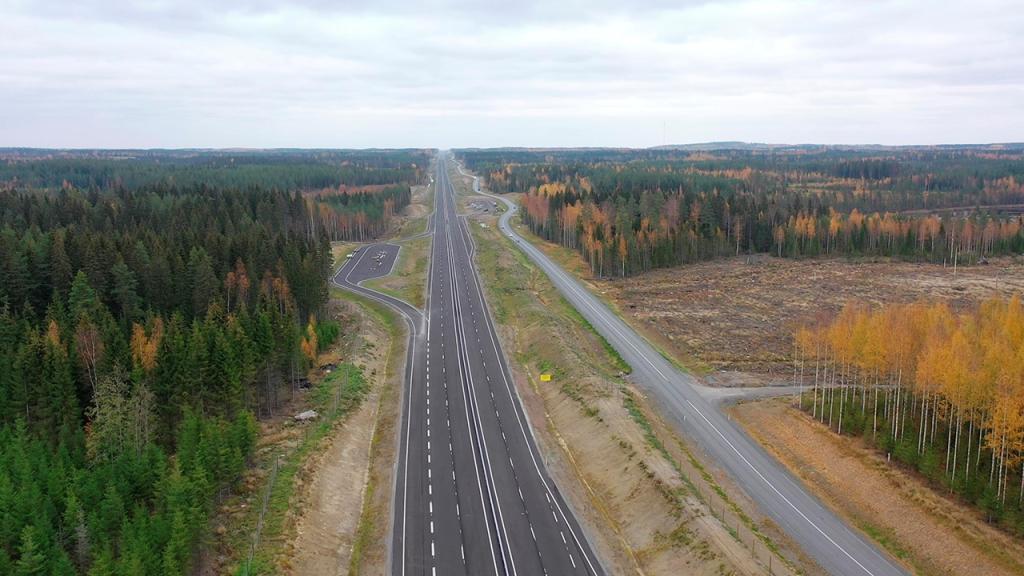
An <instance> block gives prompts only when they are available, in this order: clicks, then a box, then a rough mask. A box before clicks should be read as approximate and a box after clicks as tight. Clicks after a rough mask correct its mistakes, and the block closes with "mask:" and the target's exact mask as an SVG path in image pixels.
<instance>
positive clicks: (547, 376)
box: [540, 373, 551, 382]
mask: <svg viewBox="0 0 1024 576" xmlns="http://www.w3.org/2000/svg"><path fill="white" fill-rule="evenodd" d="M540 381H541V382H551V374H548V373H544V374H541V375H540Z"/></svg>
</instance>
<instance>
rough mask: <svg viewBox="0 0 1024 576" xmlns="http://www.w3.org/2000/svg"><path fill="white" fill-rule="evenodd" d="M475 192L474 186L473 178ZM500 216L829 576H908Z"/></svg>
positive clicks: (681, 422)
mask: <svg viewBox="0 0 1024 576" xmlns="http://www.w3.org/2000/svg"><path fill="white" fill-rule="evenodd" d="M474 189H475V190H477V191H479V186H478V183H477V182H476V181H474ZM494 197H495V198H498V199H499V200H501V201H502V202H504V203H505V205H506V206H507V207H508V210H507V211H506V212H505V214H503V215H502V216H501V219H500V222H499V226H500V228H501V230H502V232H503V233H504V234H505V235H507V236H509V237H510V238H512V239H513V241H514V242H515V243H516V244H517V245H518V246H519V248H520V249H521V250H522V251H523V252H525V253H526V255H527V256H528V257H529V258H530V259H531V260H533V262H534V263H536V264H537V266H539V267H540V268H541V270H543V271H544V272H545V273H546V274H547V275H548V277H549V278H550V279H551V280H552V282H553V283H554V284H555V286H556V287H557V288H558V289H559V291H560V292H561V293H562V294H563V295H564V296H565V298H566V299H567V300H568V301H569V302H571V303H572V305H573V306H574V307H575V308H576V309H577V310H578V311H579V312H580V313H581V314H582V315H583V316H584V317H585V318H586V319H587V320H588V321H589V322H590V323H591V324H592V325H593V326H594V328H596V329H597V330H598V331H599V332H600V333H601V335H602V336H604V337H605V339H607V340H608V342H609V343H610V344H611V345H612V346H613V347H614V348H615V349H616V350H617V351H618V352H619V354H621V355H622V357H623V358H624V359H625V360H626V361H627V362H628V363H629V364H630V366H632V367H633V375H632V379H633V380H634V381H635V382H636V383H637V384H638V385H639V386H641V387H642V388H643V389H644V390H645V391H646V392H647V393H648V394H650V395H651V396H652V397H653V398H654V399H655V401H656V404H657V405H658V406H659V407H661V410H662V411H663V413H664V414H665V415H666V416H667V417H669V418H670V419H671V420H672V421H673V422H674V424H675V425H676V426H677V428H678V429H679V430H680V431H682V433H683V434H685V435H686V437H687V438H689V439H691V440H694V441H696V443H697V444H698V445H699V446H700V447H701V448H702V449H703V450H704V451H705V452H706V453H707V454H708V456H709V457H710V458H711V459H712V460H714V461H715V462H717V463H718V465H719V466H721V467H722V468H723V469H725V470H726V471H727V472H728V473H729V474H730V475H731V477H732V478H733V479H734V480H735V481H736V483H737V484H739V485H740V486H741V487H742V488H743V489H744V490H745V491H746V493H747V494H748V495H749V496H750V497H751V498H752V499H753V500H754V501H755V502H757V503H758V505H759V506H760V507H761V510H762V511H763V512H764V513H765V514H767V515H768V516H769V517H770V518H772V520H774V521H775V522H776V523H777V524H778V525H779V526H780V527H781V528H782V530H784V531H785V532H786V533H787V534H789V535H790V536H791V537H792V538H793V539H794V540H795V541H796V542H798V543H799V544H800V546H801V547H802V548H803V549H804V551H806V552H807V553H808V554H809V555H810V556H811V557H813V558H814V559H815V560H817V562H818V563H819V564H820V565H821V566H822V567H823V568H824V569H825V570H827V571H828V572H829V573H830V574H835V575H840V576H883V575H885V576H888V575H894V574H896V575H898V574H906V572H905V570H904V569H903V568H902V567H901V566H900V565H899V564H897V563H896V562H895V561H894V560H893V559H891V558H890V557H888V556H887V555H885V554H884V553H882V552H881V551H879V550H878V549H877V548H876V547H875V546H874V544H872V543H871V542H869V541H867V540H866V539H865V538H864V537H863V536H862V535H861V534H859V533H856V532H854V531H852V530H850V529H849V527H847V525H846V524H845V523H844V522H843V521H842V520H840V519H839V518H838V517H837V516H836V515H835V514H833V513H832V511H830V510H828V509H827V508H825V507H824V506H822V504H821V503H820V502H819V501H818V500H817V499H816V498H815V497H814V496H812V495H811V494H810V493H808V492H807V490H805V489H804V487H803V486H802V485H801V483H800V481H799V480H798V479H796V478H794V477H793V476H792V475H791V474H789V472H788V471H787V470H785V468H784V467H783V466H782V465H780V464H779V463H778V461H776V460H775V459H774V458H773V457H771V456H770V455H768V454H767V453H766V452H765V451H764V449H763V448H761V446H760V445H759V444H758V443H757V442H755V441H754V440H752V439H751V438H750V437H749V436H748V435H747V434H746V433H745V432H744V431H743V430H742V429H740V428H739V427H738V426H737V425H736V424H734V423H733V422H732V421H731V420H730V419H729V418H727V417H726V416H725V415H724V414H722V413H721V412H720V411H719V410H718V409H717V407H716V406H715V405H714V404H712V402H711V401H709V399H707V398H705V397H704V396H703V395H701V394H700V393H699V391H698V387H699V384H698V383H697V381H696V379H694V378H693V376H691V375H689V374H686V373H685V372H682V371H680V370H679V369H677V368H676V366H674V365H673V364H672V363H671V362H669V361H668V360H666V359H665V358H664V357H663V356H662V355H661V354H660V353H659V352H658V351H657V350H655V349H654V348H653V347H652V346H651V345H650V344H649V343H648V342H647V340H645V339H644V338H643V337H642V336H640V335H639V334H637V333H636V332H635V331H634V330H633V329H632V328H631V327H630V326H629V325H628V324H626V323H625V322H624V321H623V320H622V319H620V318H619V317H618V316H617V315H616V314H615V313H614V312H613V311H611V310H610V309H609V308H608V307H607V306H606V305H605V304H604V302H602V301H601V300H600V299H598V298H597V297H596V296H594V295H593V294H591V293H590V292H589V291H588V290H587V289H586V288H584V287H583V285H582V284H581V283H580V282H579V281H577V280H576V279H575V278H572V277H571V276H570V275H569V274H567V273H566V272H565V271H564V270H562V269H561V267H559V266H558V265H557V264H555V263H554V262H553V261H552V260H551V259H550V258H548V257H547V255H545V254H544V253H543V252H541V251H540V250H539V249H537V248H536V247H534V246H533V245H532V244H531V243H529V242H528V241H526V240H525V239H524V238H522V237H521V236H519V235H518V234H517V233H516V232H515V230H514V229H513V228H512V227H511V226H510V225H509V220H510V219H511V218H512V216H513V215H514V214H515V213H516V210H517V208H516V206H515V205H513V204H512V203H511V202H509V201H508V200H506V199H505V198H501V197H500V196H494Z"/></svg>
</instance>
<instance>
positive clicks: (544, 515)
mask: <svg viewBox="0 0 1024 576" xmlns="http://www.w3.org/2000/svg"><path fill="white" fill-rule="evenodd" d="M446 162H447V156H446V155H445V154H443V153H442V154H441V155H439V156H438V169H437V175H436V179H435V184H436V186H437V193H436V195H435V202H436V204H437V209H436V211H435V213H434V217H433V218H432V219H431V227H432V229H433V232H434V237H433V241H432V245H431V261H430V271H429V284H428V298H427V311H426V314H422V313H421V312H420V311H419V310H417V309H415V308H414V307H413V306H411V305H410V304H409V303H407V302H404V301H402V300H399V299H397V298H393V297H391V296H388V295H385V294H381V293H378V292H376V291H373V290H370V289H368V288H365V287H363V286H361V285H360V283H361V282H362V281H363V280H366V279H369V278H371V277H376V276H379V275H382V274H383V273H386V270H389V269H390V264H389V261H393V259H394V258H395V256H396V254H397V247H395V246H394V245H391V244H374V245H371V246H366V247H364V248H362V249H361V250H360V251H359V254H358V256H357V257H353V258H350V259H349V261H348V262H346V263H345V265H344V266H342V268H341V270H339V271H338V273H337V274H336V275H335V278H334V281H335V283H336V284H338V285H339V286H342V287H344V288H346V289H348V290H351V291H353V292H356V293H359V294H362V295H363V296H366V297H368V298H371V299H373V300H376V301H378V302H381V303H383V304H385V305H387V306H390V307H392V308H393V309H395V310H396V311H398V312H399V313H401V314H402V316H403V317H404V318H405V321H406V322H407V324H408V325H409V329H410V331H409V334H410V345H409V347H408V353H407V356H406V368H405V382H406V387H405V390H404V394H403V400H402V402H403V406H402V421H401V430H400V432H399V434H400V437H401V439H400V445H399V453H398V462H397V465H396V472H395V478H396V481H395V498H394V506H393V510H394V516H393V523H392V541H391V555H390V559H389V562H390V571H391V573H392V574H395V575H401V576H405V575H406V574H410V575H412V574H415V575H427V576H437V575H439V574H440V575H444V576H448V575H461V574H465V575H473V576H475V575H490V574H494V575H501V576H517V575H522V576H533V575H541V574H545V575H547V574H550V575H562V574H578V575H594V576H597V575H602V576H603V574H604V570H603V569H602V567H601V565H600V563H599V562H598V559H597V557H596V556H595V554H594V552H593V549H592V547H591V546H590V544H589V543H588V541H587V539H586V537H585V534H584V533H583V531H582V529H581V527H580V525H579V523H578V522H577V520H576V518H575V516H574V515H573V513H572V510H570V509H569V507H568V506H567V504H566V502H565V500H564V499H563V498H562V496H561V494H560V492H559V490H558V487H557V486H556V485H555V484H554V482H553V481H552V479H551V478H550V476H549V475H548V473H547V470H546V469H545V467H544V464H543V460H542V458H541V454H540V452H539V451H538V450H537V446H536V442H535V440H534V438H533V432H532V430H531V429H530V427H529V423H528V422H527V419H526V414H525V413H524V412H523V408H522V404H521V401H520V399H519V397H518V394H517V392H516V390H515V386H514V385H513V383H512V377H511V374H510V372H509V369H508V364H507V360H506V358H505V355H504V353H503V352H502V350H501V347H500V345H499V344H498V337H497V333H496V332H495V330H494V325H493V323H492V320H491V316H490V311H489V310H488V309H487V305H486V303H485V302H484V298H483V292H482V291H481V288H480V283H479V279H478V278H477V275H476V271H475V269H474V267H473V261H472V241H471V239H470V236H469V231H468V229H467V228H466V223H465V221H464V219H463V218H460V217H459V216H458V215H457V213H456V209H455V201H454V190H453V189H452V187H451V183H450V182H449V181H448V173H447V166H446Z"/></svg>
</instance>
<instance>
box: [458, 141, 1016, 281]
mask: <svg viewBox="0 0 1024 576" xmlns="http://www.w3.org/2000/svg"><path fill="white" fill-rule="evenodd" d="M459 155H460V157H461V158H462V159H463V161H464V162H465V164H466V166H467V167H468V168H470V169H471V170H474V171H476V172H477V173H479V174H481V175H482V176H483V177H484V179H485V180H486V184H487V186H488V187H489V188H490V189H491V190H492V191H495V192H498V193H506V192H519V193H522V194H523V196H522V206H523V220H524V222H525V223H526V224H527V225H528V226H529V227H530V229H531V230H532V231H533V232H534V233H536V234H538V235H539V236H541V237H543V238H544V239H546V240H549V241H553V242H557V243H559V244H561V245H563V246H566V247H568V248H571V249H573V250H576V251H578V252H579V253H580V254H581V255H582V256H583V257H584V258H585V259H586V260H587V262H588V263H589V264H590V267H591V269H592V271H593V273H594V274H595V275H598V276H628V275H631V274H636V273H639V272H643V271H646V270H650V269H653V268H663V267H668V266H675V265H679V264H683V263H687V262H695V261H700V260H707V259H712V258H716V257H722V256H729V255H736V254H741V253H751V252H763V253H771V254H775V255H777V256H784V257H800V256H814V255H843V256H884V257H896V258H905V259H913V260H927V261H934V262H948V263H950V264H953V263H972V262H977V261H978V260H980V259H982V258H985V257H988V256H990V255H995V254H1006V253H1020V252H1022V251H1024V232H1022V230H1024V228H1022V221H1021V214H1022V213H1024V147H1022V146H1016V147H1015V146H1012V145H1006V146H992V147H985V146H976V147H971V146H949V147H906V148H882V147H823V146H793V147H757V146H726V145H723V146H722V147H721V148H716V147H715V146H714V145H707V147H706V148H700V149H695V148H694V149H691V148H685V147H684V148H665V149H648V150H611V149H595V150H586V149H584V150H536V151H534V150H523V149H504V150H463V151H460V152H459Z"/></svg>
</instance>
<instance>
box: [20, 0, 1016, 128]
mask: <svg viewBox="0 0 1024 576" xmlns="http://www.w3.org/2000/svg"><path fill="white" fill-rule="evenodd" d="M1015 8H1016V7H1015V6H1014V3H1013V2H1009V1H996V0H978V1H976V2H972V3H970V4H956V5H946V4H941V5H940V4H937V3H930V2H924V1H923V0H917V1H906V2H888V1H874V2H845V1H839V0H824V1H818V2H811V1H801V0H775V1H773V2H771V3H765V2H753V1H750V2H662V1H660V0H653V1H649V2H627V3H622V2H610V1H605V0H599V1H597V2H568V3H550V2H540V1H532V0H531V1H528V2H519V3H516V2H470V1H458V0H452V1H443V2H438V1H434V2H426V3H423V2H413V1H408V2H403V1H399V0H385V1H384V2H370V1H369V0H366V1H364V0H356V1H351V2H341V3H338V2H327V1H326V0H324V1H323V2H321V1H320V0H303V1H298V2H290V3H284V4H282V3H278V2H271V1H269V0H227V1H226V2H218V3H205V2H199V0H179V1H177V2H174V1H157V2H147V3H131V2H128V3H123V2H101V1H99V0H84V1H83V2H70V1H60V2H55V1H50V2H24V1H23V2H8V3H7V4H3V5H0V85H2V86H3V89H2V90H0V145H53V146H63V145H74V146H97V145H110V146H165V145H166V146H173V145H183V146H192V145H199V146H203V145H205V146H228V145H248V146H276V145H280V146H405V145H417V146H429V145H460V146H461V145H466V146H469V145H483V146H487V145H512V144H519V145H534V144H536V145H545V144H546V145H602V144H603V145H652V144H660V143H663V139H665V138H667V139H668V140H670V141H676V142H685V141H696V140H708V139H715V140H722V139H756V140H763V141H765V140H766V141H818V142H837V141H848V142H853V141H858V142H891V143H909V142H937V141H945V142H956V141H969V140H986V141H992V140H1019V139H1020V133H1021V131H1022V130H1024V99H1022V98H1021V95H1022V94H1021V93H1022V91H1024V56H1022V54H1024V50H1022V48H1024V41H1022V40H1020V39H1019V37H1018V34H1017V33H1016V31H1017V30H1019V29H1020V27H1021V24H1022V23H1024V17H1022V15H1021V13H1020V11H1019V10H1016V9H1015Z"/></svg>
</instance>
